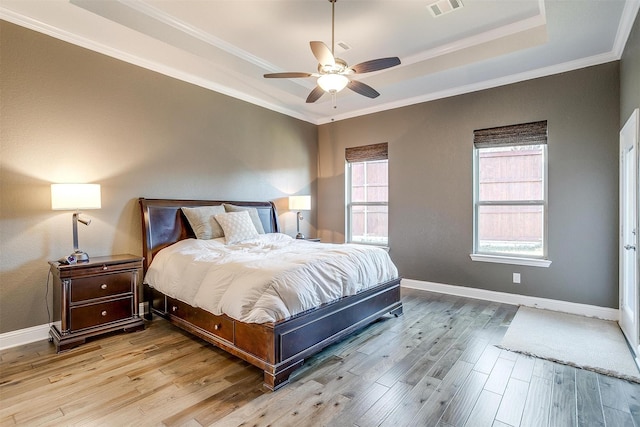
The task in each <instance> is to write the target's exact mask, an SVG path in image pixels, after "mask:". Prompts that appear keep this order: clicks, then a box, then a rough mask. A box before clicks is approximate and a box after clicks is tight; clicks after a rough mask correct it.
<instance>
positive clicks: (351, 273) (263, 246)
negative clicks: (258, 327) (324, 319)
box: [144, 233, 398, 323]
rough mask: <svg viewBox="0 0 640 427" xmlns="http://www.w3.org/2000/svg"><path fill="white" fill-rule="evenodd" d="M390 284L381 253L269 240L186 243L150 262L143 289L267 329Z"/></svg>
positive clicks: (393, 271)
mask: <svg viewBox="0 0 640 427" xmlns="http://www.w3.org/2000/svg"><path fill="white" fill-rule="evenodd" d="M396 277H398V270H397V268H396V266H395V265H394V264H393V262H392V261H391V259H390V258H389V255H388V254H387V252H386V251H385V250H383V249H381V248H376V247H370V246H364V245H353V244H328V243H314V242H309V241H306V240H296V239H293V238H292V237H290V236H288V235H285V234H279V233H269V234H261V235H260V236H259V237H258V238H257V239H255V240H249V241H245V242H242V243H238V244H234V245H225V243H224V238H221V239H214V240H198V239H187V240H181V241H179V242H177V243H174V244H173V245H171V246H169V247H167V248H164V249H163V250H161V251H160V252H158V254H157V255H156V256H155V257H154V258H153V261H152V263H151V266H150V267H149V270H148V271H147V274H146V275H145V278H144V282H145V283H147V284H149V285H150V286H152V287H153V288H155V289H157V290H159V291H161V292H162V293H164V294H166V295H168V296H170V297H173V298H176V299H178V300H180V301H183V302H186V303H188V304H190V305H192V306H194V307H200V308H202V309H204V310H206V311H209V312H211V313H213V314H216V315H220V314H223V313H224V314H226V315H228V316H230V317H232V318H234V319H236V320H240V321H242V322H247V323H265V322H275V321H278V320H282V319H286V318H288V317H290V316H293V315H295V314H297V313H300V312H302V311H305V310H308V309H310V308H314V307H317V306H319V305H320V304H323V303H327V302H331V301H334V300H336V299H338V298H340V297H343V296H348V295H354V294H356V293H358V292H360V291H362V290H364V289H366V288H368V287H371V286H374V285H376V284H379V283H382V282H386V281H389V280H391V279H394V278H396Z"/></svg>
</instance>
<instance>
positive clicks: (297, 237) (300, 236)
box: [296, 233, 304, 239]
mask: <svg viewBox="0 0 640 427" xmlns="http://www.w3.org/2000/svg"><path fill="white" fill-rule="evenodd" d="M296 239H304V234H302V233H298V234H296Z"/></svg>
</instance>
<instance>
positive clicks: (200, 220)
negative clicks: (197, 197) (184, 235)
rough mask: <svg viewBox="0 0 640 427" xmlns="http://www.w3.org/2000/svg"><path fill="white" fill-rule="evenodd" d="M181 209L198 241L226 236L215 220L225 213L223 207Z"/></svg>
mask: <svg viewBox="0 0 640 427" xmlns="http://www.w3.org/2000/svg"><path fill="white" fill-rule="evenodd" d="M181 209H182V212H183V213H184V216H186V217H187V220H188V221H189V225H191V228H192V229H193V232H194V233H196V237H197V238H198V239H204V240H209V239H216V238H218V237H223V236H224V231H222V228H221V227H220V224H218V221H216V219H215V216H216V215H218V214H221V213H224V212H225V210H224V207H223V206H221V205H219V206H199V207H197V208H187V207H182V208H181Z"/></svg>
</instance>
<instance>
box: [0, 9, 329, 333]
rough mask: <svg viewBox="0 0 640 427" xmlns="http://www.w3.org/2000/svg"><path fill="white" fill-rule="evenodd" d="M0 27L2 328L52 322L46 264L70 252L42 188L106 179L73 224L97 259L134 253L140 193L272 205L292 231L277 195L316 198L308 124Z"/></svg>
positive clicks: (65, 231) (67, 224)
mask: <svg viewBox="0 0 640 427" xmlns="http://www.w3.org/2000/svg"><path fill="white" fill-rule="evenodd" d="M0 26H1V27H0V52H1V54H2V57H1V58H0V61H1V63H2V68H1V71H0V72H1V74H0V93H1V94H2V95H1V96H2V102H1V108H2V110H1V114H0V144H1V145H0V333H2V332H7V331H13V330H18V329H22V328H27V327H30V326H36V325H42V324H45V323H47V321H48V317H47V310H46V305H45V294H46V283H47V272H48V264H47V261H48V260H52V259H57V258H59V257H61V256H63V255H67V254H69V253H70V252H71V251H72V242H71V240H72V239H71V212H63V211H52V210H51V201H50V184H51V183H52V182H95V183H99V184H101V185H102V209H100V210H95V211H86V212H85V213H86V214H88V215H89V216H90V217H91V218H92V220H93V222H92V223H91V225H90V226H89V227H84V226H82V225H80V226H79V240H80V247H81V249H84V250H86V251H87V252H88V253H89V254H90V255H94V256H98V255H107V254H113V253H132V254H141V253H142V249H141V248H142V244H141V237H140V233H141V231H140V215H139V212H138V206H137V201H136V199H137V198H138V197H141V196H142V197H149V198H151V197H160V198H163V197H170V198H210V199H211V198H214V199H232V200H275V201H276V202H277V205H278V208H279V212H280V221H281V225H283V226H284V231H285V232H287V233H289V234H291V235H293V234H295V227H296V221H295V214H294V213H293V212H288V210H287V203H286V196H287V195H288V194H295V193H305V194H308V193H312V194H315V185H316V184H315V180H316V171H317V130H316V126H315V125H312V124H309V123H306V122H302V121H299V120H296V119H293V118H290V117H287V116H284V115H282V114H278V113H274V112H272V111H269V110H265V109H263V108H260V107H257V106H254V105H251V104H248V103H245V102H243V101H239V100H236V99H233V98H229V97H226V96H224V95H220V94H217V93H214V92H212V91H209V90H205V89H203V88H200V87H197V86H194V85H190V84H188V83H184V82H181V81H178V80H175V79H171V78H168V77H166V76H163V75H160V74H157V73H154V72H151V71H148V70H144V69H142V68H138V67H136V66H133V65H130V64H127V63H124V62H121V61H118V60H115V59H112V58H109V57H107V56H104V55H101V54H97V53H94V52H91V51H89V50H85V49H82V48H80V47H77V46H74V45H71V44H68V43H65V42H62V41H59V40H56V39H53V38H50V37H48V36H45V35H42V34H39V33H36V32H33V31H30V30H27V29H24V28H21V27H18V26H15V25H13V24H10V23H7V22H4V21H0ZM314 223H315V217H314V216H311V218H305V221H303V224H302V226H303V227H304V229H303V231H304V232H305V233H306V234H309V235H315V229H311V228H308V227H309V224H314ZM50 295H51V292H49V297H48V299H49V305H50V304H51V301H50Z"/></svg>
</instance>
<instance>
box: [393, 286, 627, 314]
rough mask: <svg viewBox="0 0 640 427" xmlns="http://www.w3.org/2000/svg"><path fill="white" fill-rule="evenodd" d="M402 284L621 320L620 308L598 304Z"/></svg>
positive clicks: (450, 293)
mask: <svg viewBox="0 0 640 427" xmlns="http://www.w3.org/2000/svg"><path fill="white" fill-rule="evenodd" d="M400 286H402V287H404V288H411V289H421V290H423V291H431V292H438V293H441V294H449V295H456V296H462V297H468V298H475V299H481V300H486V301H493V302H500V303H505V304H513V305H524V306H527V307H534V308H544V309H546V310H553V311H561V312H563V313H570V314H579V315H582V316H588V317H597V318H598V319H605V320H614V321H616V322H617V321H619V320H620V312H619V310H618V309H616V308H608V307H599V306H597V305H589V304H579V303H575V302H568V301H560V300H553V299H547V298H539V297H531V296H527V295H519V294H509V293H506V292H497V291H489V290H486V289H477V288H469V287H466V286H455V285H445V284H442V283H435V282H424V281H421V280H413V279H402V282H401V284H400Z"/></svg>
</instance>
